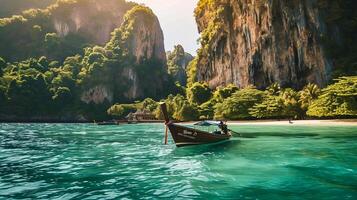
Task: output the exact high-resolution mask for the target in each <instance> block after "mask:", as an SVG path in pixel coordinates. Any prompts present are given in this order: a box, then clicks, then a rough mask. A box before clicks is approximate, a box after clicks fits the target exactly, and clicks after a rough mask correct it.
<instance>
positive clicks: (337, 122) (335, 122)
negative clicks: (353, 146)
mask: <svg viewBox="0 0 357 200" xmlns="http://www.w3.org/2000/svg"><path fill="white" fill-rule="evenodd" d="M227 124H229V125H279V126H294V125H300V126H357V119H330V120H291V122H289V120H253V121H228V122H227Z"/></svg>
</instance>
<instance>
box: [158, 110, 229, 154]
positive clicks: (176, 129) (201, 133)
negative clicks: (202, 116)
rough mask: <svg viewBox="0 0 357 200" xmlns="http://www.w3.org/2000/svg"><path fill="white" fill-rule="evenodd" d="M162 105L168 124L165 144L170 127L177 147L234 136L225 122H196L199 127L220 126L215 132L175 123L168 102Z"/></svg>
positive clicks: (214, 141) (219, 140) (227, 138)
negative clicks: (170, 114) (169, 112)
mask: <svg viewBox="0 0 357 200" xmlns="http://www.w3.org/2000/svg"><path fill="white" fill-rule="evenodd" d="M160 106H161V111H162V114H163V115H164V119H165V125H166V134H165V144H167V131H168V129H169V130H170V133H171V136H172V138H173V140H174V142H175V144H176V146H177V147H182V146H189V145H199V144H209V143H216V142H222V141H226V140H229V139H230V138H231V137H232V131H231V130H229V129H228V128H227V125H226V124H224V123H223V122H216V121H202V122H198V123H196V124H194V125H195V126H199V127H209V126H214V127H216V128H219V130H215V131H213V132H209V131H206V130H201V129H196V128H191V127H186V126H183V125H178V124H175V123H174V122H172V121H171V120H170V119H169V116H168V113H167V108H166V104H165V103H161V104H160Z"/></svg>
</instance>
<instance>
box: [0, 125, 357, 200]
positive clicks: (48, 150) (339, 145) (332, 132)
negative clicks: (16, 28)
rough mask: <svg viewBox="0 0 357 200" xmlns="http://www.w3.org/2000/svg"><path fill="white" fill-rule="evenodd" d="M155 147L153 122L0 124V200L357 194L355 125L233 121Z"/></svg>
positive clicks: (158, 138)
mask: <svg viewBox="0 0 357 200" xmlns="http://www.w3.org/2000/svg"><path fill="white" fill-rule="evenodd" d="M233 130H234V131H237V132H239V133H241V134H242V135H243V137H234V138H233V139H232V140H230V141H227V142H223V143H220V144H211V145H202V146H192V147H185V148H176V147H175V145H174V144H172V143H171V144H169V145H167V146H165V145H162V142H163V134H164V127H163V125H161V124H149V125H122V126H106V127H99V126H95V125H91V124H87V125H86V124H0V199H11V198H16V199H24V198H30V199H31V198H32V199H56V198H59V199H118V198H127V199H148V198H169V199H171V198H176V199H195V198H197V199H210V198H212V199H213V198H220V199H356V198H357V148H356V147H357V141H356V140H357V128H356V127H303V126H284V127H278V126H254V127H250V126H235V127H233Z"/></svg>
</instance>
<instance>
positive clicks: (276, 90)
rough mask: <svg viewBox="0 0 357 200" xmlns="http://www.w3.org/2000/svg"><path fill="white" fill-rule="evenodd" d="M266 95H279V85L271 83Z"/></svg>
mask: <svg viewBox="0 0 357 200" xmlns="http://www.w3.org/2000/svg"><path fill="white" fill-rule="evenodd" d="M267 90H268V93H269V94H271V95H274V96H278V95H279V94H280V85H279V83H273V84H272V85H270V86H269V87H268V88H267Z"/></svg>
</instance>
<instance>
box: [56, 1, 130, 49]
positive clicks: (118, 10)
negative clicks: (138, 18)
mask: <svg viewBox="0 0 357 200" xmlns="http://www.w3.org/2000/svg"><path fill="white" fill-rule="evenodd" d="M131 7H132V4H128V3H125V1H123V0H105V1H103V0H100V1H98V0H77V1H72V2H71V1H69V2H65V1H59V2H58V4H57V5H55V6H52V7H50V8H49V10H50V12H51V21H52V24H53V26H54V29H55V31H56V33H57V34H58V35H59V36H61V37H65V36H67V35H68V34H76V33H80V34H82V35H84V36H85V37H86V38H89V39H90V41H91V42H92V43H94V44H101V45H104V44H105V43H106V42H108V40H109V39H110V33H111V32H112V31H113V30H114V29H115V28H117V27H119V26H120V24H121V23H122V22H123V16H124V15H125V13H126V11H128V10H129V9H130V8H131Z"/></svg>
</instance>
